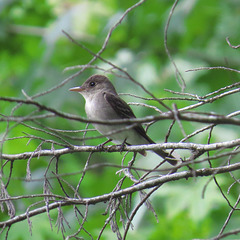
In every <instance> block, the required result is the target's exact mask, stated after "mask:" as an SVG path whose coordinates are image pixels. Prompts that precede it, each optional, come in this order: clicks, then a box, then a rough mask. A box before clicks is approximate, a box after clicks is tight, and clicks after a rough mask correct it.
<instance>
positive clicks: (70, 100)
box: [0, 0, 240, 240]
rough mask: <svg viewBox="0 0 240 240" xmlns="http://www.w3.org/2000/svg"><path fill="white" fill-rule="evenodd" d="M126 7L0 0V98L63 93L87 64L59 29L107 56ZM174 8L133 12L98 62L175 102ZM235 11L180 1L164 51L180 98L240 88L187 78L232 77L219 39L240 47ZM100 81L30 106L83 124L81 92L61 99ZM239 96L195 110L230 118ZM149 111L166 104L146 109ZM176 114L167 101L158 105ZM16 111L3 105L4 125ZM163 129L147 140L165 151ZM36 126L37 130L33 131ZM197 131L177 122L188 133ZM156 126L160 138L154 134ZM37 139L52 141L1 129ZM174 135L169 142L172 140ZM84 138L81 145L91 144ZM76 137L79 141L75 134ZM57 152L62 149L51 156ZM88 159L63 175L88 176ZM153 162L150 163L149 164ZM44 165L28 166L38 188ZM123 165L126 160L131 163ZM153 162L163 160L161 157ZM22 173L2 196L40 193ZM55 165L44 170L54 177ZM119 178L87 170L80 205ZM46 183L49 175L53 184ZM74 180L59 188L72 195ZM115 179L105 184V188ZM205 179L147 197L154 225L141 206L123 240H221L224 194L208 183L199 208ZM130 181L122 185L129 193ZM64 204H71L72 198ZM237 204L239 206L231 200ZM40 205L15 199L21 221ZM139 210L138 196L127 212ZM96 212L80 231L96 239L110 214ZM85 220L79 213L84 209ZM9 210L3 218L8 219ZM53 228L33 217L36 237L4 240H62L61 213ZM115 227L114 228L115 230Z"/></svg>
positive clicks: (239, 8) (229, 5) (17, 146)
mask: <svg viewBox="0 0 240 240" xmlns="http://www.w3.org/2000/svg"><path fill="white" fill-rule="evenodd" d="M135 3H136V1H133V0H89V1H82V0H75V1H74V0H72V1H71V0H68V1H65V0H21V1H18V0H5V1H4V0H1V1H0V14H1V15H0V16H1V18H0V29H1V31H0V69H1V73H0V83H1V88H0V96H5V97H16V98H21V99H25V96H24V94H23V92H22V90H24V92H25V93H26V94H27V95H28V96H33V95H35V94H37V93H40V92H45V91H46V90H48V89H51V88H52V87H54V86H56V85H58V84H60V83H61V82H62V81H63V80H64V79H66V78H67V77H69V76H70V75H71V74H73V73H75V72H76V71H77V70H72V71H67V72H63V70H64V69H65V68H66V67H70V66H75V65H83V64H87V63H88V61H90V60H91V59H92V56H91V54H89V53H88V52H87V51H86V50H84V49H82V48H80V47H79V46H77V45H76V44H73V43H72V42H71V41H70V40H69V39H68V38H67V37H66V36H65V35H64V34H63V32H62V30H64V31H66V32H67V33H69V34H70V35H71V37H73V38H74V39H75V40H77V41H78V42H81V43H82V44H84V45H85V46H86V47H87V48H89V49H90V50H91V51H93V52H94V53H96V52H97V51H99V50H100V49H101V47H102V44H103V42H104V40H105V38H106V35H107V33H108V31H109V29H110V28H111V27H112V26H113V25H114V24H115V23H116V22H117V20H118V19H119V18H120V17H121V16H122V14H123V13H124V11H125V10H126V9H127V8H129V7H131V6H132V5H133V4H135ZM172 4H173V1H169V0H155V1H146V2H144V3H143V4H142V5H141V6H139V7H138V8H136V9H135V10H133V11H132V12H130V13H129V14H128V15H127V17H126V18H125V19H124V20H123V22H122V23H121V24H120V25H119V26H118V27H117V28H116V29H115V30H114V32H113V34H112V36H111V38H110V41H109V44H108V46H107V48H106V50H105V51H104V53H103V54H102V56H103V57H104V58H105V59H107V60H109V61H111V62H113V63H115V64H116V65H118V66H120V67H121V68H123V69H125V70H126V71H127V72H128V73H130V74H131V76H133V77H134V78H135V79H136V80H137V81H139V82H140V83H141V84H143V85H144V86H145V87H146V88H147V89H148V90H149V91H151V92H152V93H153V94H154V95H155V96H156V97H173V96H174V95H172V94H171V93H169V92H166V91H164V89H171V90H174V91H181V88H180V86H179V85H178V84H177V81H176V79H175V71H174V68H173V66H172V64H171V62H170V61H169V58H168V57H167V55H166V52H165V48H164V28H165V25H166V22H167V18H168V15H169V12H170V9H171V7H172ZM239 23H240V2H239V0H228V1H225V0H210V1H209V0H182V1H180V2H179V3H178V5H177V7H176V10H175V12H174V14H173V17H172V19H171V23H170V26H169V30H168V47H169V50H170V52H171V54H172V57H173V59H174V60H175V62H176V64H177V66H178V68H179V70H180V72H181V74H182V75H183V77H184V79H185V81H186V89H185V92H189V93H191V94H198V95H200V96H202V95H205V94H207V93H209V92H211V91H214V90H217V89H219V88H221V87H224V86H227V85H230V84H232V83H234V82H237V81H239V77H238V75H237V74H236V73H233V72H229V71H223V70H212V71H207V70H205V71H198V72H185V71H186V70H188V69H192V68H196V67H203V66H206V67H207V66H226V67H231V68H236V69H237V68H239V65H240V58H239V50H234V49H232V48H230V47H229V46H228V44H227V43H226V40H225V38H226V37H229V38H230V41H231V43H232V44H233V45H234V44H235V45H237V44H240V42H239V39H240V25H239ZM95 64H96V65H97V66H99V67H102V68H104V69H109V68H110V66H107V65H106V64H105V63H103V62H101V61H100V60H97V61H96V62H95ZM93 73H100V71H96V70H94V69H87V70H85V71H84V73H83V74H81V75H80V76H79V77H77V78H75V79H73V80H72V81H70V82H68V83H66V84H65V85H63V86H62V87H61V88H58V89H56V90H55V91H53V92H51V93H50V94H46V95H43V96H41V97H39V98H36V99H35V100H37V101H39V102H40V103H42V104H44V105H47V106H49V107H52V108H56V109H57V110H59V111H64V112H67V113H71V114H76V115H80V116H83V117H85V112H84V100H83V98H82V97H81V96H80V95H79V94H75V93H71V92H69V91H68V89H69V88H70V87H73V86H77V85H80V84H81V83H82V82H83V81H85V80H86V78H88V77H89V76H90V75H91V74H93ZM107 75H108V76H109V77H110V79H111V80H112V81H113V82H114V85H115V86H116V88H117V90H118V92H120V93H132V94H136V95H140V96H143V97H149V96H148V95H147V94H146V93H145V92H144V91H143V90H142V89H141V88H139V87H137V86H136V85H134V84H133V83H132V82H130V81H129V80H126V79H123V78H117V77H115V76H113V75H111V74H107ZM123 98H124V99H125V100H126V101H127V102H145V101H143V100H139V99H135V98H133V97H130V96H123ZM239 100H240V98H239V95H234V96H229V97H227V98H225V99H223V100H219V101H217V102H216V103H213V104H212V105H209V106H204V107H203V108H199V110H201V111H214V112H216V113H218V114H228V113H231V112H232V111H236V110H239ZM147 103H148V104H151V105H156V106H157V107H160V109H161V110H163V111H165V109H163V108H162V107H161V106H159V105H158V104H157V103H155V102H153V101H149V102H147ZM165 103H166V104H167V105H168V106H170V107H171V106H172V103H174V101H165ZM175 103H176V104H177V106H178V108H181V107H183V106H187V105H188V104H190V103H189V102H185V101H178V102H175ZM14 106H16V104H15V103H8V102H3V101H1V105H0V111H1V114H3V115H7V116H9V115H11V111H12V109H13V107H14ZM133 109H134V112H135V113H136V115H137V116H138V117H140V116H147V115H151V114H156V112H154V110H152V109H148V108H143V107H139V106H133ZM33 110H34V107H30V106H22V107H20V108H19V109H17V110H16V111H14V113H13V114H14V116H18V115H19V116H24V115H27V114H30V113H31V112H32V111H33ZM39 122H40V123H41V124H43V125H44V126H48V127H51V128H55V129H66V130H79V129H84V128H85V125H86V124H84V123H79V122H72V121H67V120H63V119H59V118H52V119H51V118H49V119H42V120H39ZM170 123H171V122H170V121H169V122H168V121H163V122H158V123H156V124H155V125H153V126H155V127H150V128H149V134H150V136H151V137H152V138H153V139H154V140H156V141H157V142H163V141H164V137H165V135H166V133H167V131H168V127H169V125H170ZM31 125H32V126H35V127H39V125H38V124H36V125H34V124H33V123H31ZM201 126H203V125H201V124H195V123H183V127H184V128H185V131H186V133H187V134H189V133H191V132H193V131H194V130H196V129H198V128H199V127H201ZM156 128H157V129H159V131H156ZM6 129H8V131H7V136H6V137H7V138H13V137H21V136H26V134H30V135H35V136H39V137H43V138H47V139H54V140H56V141H57V140H58V141H59V139H57V138H54V137H53V136H48V135H47V134H46V133H41V132H39V131H38V130H34V129H30V128H29V127H28V126H24V125H22V124H15V123H10V124H8V123H6V122H0V134H1V136H2V138H4V137H5V135H4V134H5V133H6ZM173 132H174V134H173ZM173 132H172V133H171V135H170V137H169V141H173V142H174V141H175V142H177V141H180V140H181V139H182V138H183V135H182V133H181V131H180V130H179V128H178V127H177V126H175V127H174V129H173ZM97 135H98V134H97V133H89V134H87V136H97ZM71 136H72V137H74V136H79V137H81V136H82V134H81V133H72V134H71ZM207 136H208V135H207V133H203V134H200V135H199V136H197V137H195V138H194V139H192V140H191V141H194V142H198V143H206V141H207ZM237 137H239V132H237V131H236V130H235V129H234V128H233V127H229V126H220V127H218V128H217V131H213V135H212V141H213V142H214V141H226V140H231V139H235V138H237ZM67 140H69V141H71V142H72V143H74V144H77V145H82V144H83V142H81V141H74V140H73V139H71V140H70V139H67ZM103 140H104V139H97V140H89V141H87V142H86V144H89V145H97V144H99V143H101V142H103ZM40 143H41V141H40V140H32V141H31V142H29V139H27V138H24V139H15V140H12V141H6V142H5V143H4V144H2V145H1V148H2V149H1V151H2V152H3V153H8V154H13V153H22V152H24V151H33V150H35V149H36V148H37V147H38V145H39V144H40ZM55 147H56V148H58V147H57V146H55ZM42 148H43V149H44V148H48V149H49V148H51V144H49V143H44V144H43V145H42ZM87 156H88V154H87V153H81V154H80V153H78V154H72V155H67V156H64V157H62V158H60V162H59V172H60V173H75V172H77V171H80V170H82V169H83V167H84V164H85V162H86V159H87ZM149 156H152V157H153V156H154V155H151V154H149ZM122 157H123V155H120V154H119V153H111V154H110V153H101V154H100V153H96V154H93V157H92V158H91V161H90V162H91V164H93V163H102V162H110V163H114V164H120V163H121V158H122ZM138 158H139V160H138V163H137V165H138V166H140V167H147V168H151V167H152V166H154V164H155V163H156V162H155V163H152V162H151V161H148V160H150V157H147V158H142V157H141V156H138ZM49 159H50V158H48V157H45V158H43V157H42V158H40V159H32V160H31V163H30V167H31V173H32V178H33V179H39V178H43V175H44V172H45V170H46V167H47V166H48V163H49ZM129 159H130V157H129ZM156 161H158V159H156ZM26 167H27V163H26V161H25V160H23V161H16V162H15V163H14V166H13V174H12V179H11V181H10V184H9V186H8V192H9V194H10V195H11V196H19V195H26V194H37V193H42V191H43V181H42V180H39V181H31V182H26V181H25V180H24V179H25V177H26ZM54 167H55V165H54V163H53V164H51V165H50V170H49V172H48V174H49V175H51V169H52V170H54ZM116 171H117V170H116V169H115V168H100V169H95V170H92V171H89V172H87V174H86V176H85V179H84V181H83V182H82V184H81V187H80V191H79V192H80V195H81V196H82V197H93V196H97V195H99V194H104V193H108V192H111V191H112V189H113V188H114V186H115V185H116V183H117V181H118V180H119V179H120V177H119V175H116V174H115V172H116ZM8 172H9V168H7V167H5V168H4V177H5V178H3V180H4V182H6V179H7V176H8ZM51 176H52V175H51ZM80 177H81V174H76V175H73V176H70V177H65V179H66V180H67V181H68V182H69V183H71V184H72V185H73V186H76V184H77V182H78V180H79V179H80ZM217 178H218V180H219V182H220V183H221V184H222V187H223V190H224V191H226V190H227V188H228V187H229V186H230V184H231V183H232V179H229V178H228V175H227V174H226V175H221V176H218V177H217ZM109 179H111V181H109ZM207 180H208V179H207V178H202V179H189V180H188V181H185V180H182V181H178V182H174V183H169V184H166V185H165V186H163V187H161V188H160V189H159V190H158V191H157V192H156V193H155V194H154V196H153V197H152V204H153V206H154V208H155V210H156V212H157V214H158V218H159V222H156V220H155V217H154V216H153V214H152V213H151V212H149V211H147V210H146V209H145V207H143V208H142V209H141V211H139V212H138V214H137V215H136V217H135V219H134V222H133V224H134V230H131V231H130V232H129V235H128V239H149V240H154V239H173V240H174V239H186V240H187V239H193V238H210V237H212V236H215V235H216V234H218V232H219V231H220V229H221V227H222V225H223V223H224V221H225V220H226V217H227V215H228V212H229V211H230V208H229V206H228V205H227V203H226V201H225V200H224V199H223V197H222V196H221V194H220V192H219V190H218V189H217V187H216V185H214V183H213V181H212V182H211V183H210V184H209V186H208V188H207V191H206V194H205V197H204V199H203V198H202V197H201V194H202V191H203V188H204V185H205V184H206V182H207ZM130 184H131V182H130V181H127V182H126V183H125V185H126V186H129V185H130ZM51 186H52V188H51V191H52V192H53V193H56V194H62V191H61V189H60V187H59V185H58V183H57V181H56V180H55V181H54V180H52V182H51ZM238 190H239V187H237V186H236V187H235V188H232V189H231V191H230V195H229V196H228V197H229V199H230V201H231V202H232V204H234V202H235V201H236V197H237V195H238V194H237V191H238ZM69 194H70V195H71V194H73V193H72V192H71V191H69ZM234 200H235V201H234ZM34 201H35V200H32V199H24V200H18V201H15V202H14V204H15V206H16V209H17V212H16V214H17V215H18V214H21V213H24V212H25V211H26V208H27V206H29V204H31V203H33V202H34ZM138 201H139V199H138V195H137V194H136V195H134V198H133V206H134V205H135V204H137V203H138ZM105 207H106V206H104V205H103V204H99V205H96V206H91V207H90V209H89V217H88V221H87V222H86V224H85V229H86V230H87V231H88V232H90V233H91V234H92V235H93V237H94V239H95V238H96V237H97V236H98V234H99V232H100V230H101V228H102V226H103V225H104V222H105V219H106V216H103V215H102V213H104V210H105ZM80 209H81V210H82V213H83V214H84V208H81V207H80ZM5 210H6V209H5ZM63 210H64V214H65V217H66V219H67V221H68V222H69V224H70V225H71V229H69V228H68V227H67V226H65V228H66V235H68V234H72V233H74V232H76V231H77V229H78V227H79V225H78V223H77V222H76V220H75V218H74V213H73V210H72V208H70V207H66V208H64V209H63ZM50 216H51V218H52V219H54V221H53V230H51V228H50V224H49V219H48V217H47V215H46V214H45V213H44V214H41V215H39V216H37V217H33V218H31V220H32V223H33V228H32V236H31V235H30V233H29V227H28V223H27V221H26V220H25V221H23V222H20V223H17V224H14V225H13V226H12V227H11V229H10V232H9V239H18V240H21V239H35V240H38V239H39V240H42V239H46V240H48V239H61V237H62V236H61V231H58V229H57V226H55V222H56V217H57V211H56V210H54V211H52V212H51V213H50ZM6 219H8V216H7V214H6V211H5V212H4V213H3V214H1V215H0V221H4V220H6ZM239 221H240V217H239V215H237V214H235V215H234V216H233V217H232V219H231V222H230V224H229V226H228V228H227V230H230V229H235V228H236V227H238V222H239ZM119 224H121V223H119ZM80 236H81V237H83V238H84V239H90V237H89V236H88V235H87V233H85V232H83V233H81V234H80ZM102 239H116V236H115V235H114V234H113V233H112V231H111V229H110V227H107V229H106V230H105V232H104V234H103V237H102Z"/></svg>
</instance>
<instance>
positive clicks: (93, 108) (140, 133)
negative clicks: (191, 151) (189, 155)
mask: <svg viewBox="0 0 240 240" xmlns="http://www.w3.org/2000/svg"><path fill="white" fill-rule="evenodd" d="M69 91H73V92H79V93H80V94H81V95H82V96H83V97H84V99H85V112H86V114H87V117H88V119H91V120H97V121H99V120H100V121H109V120H121V119H135V118H136V116H135V115H134V113H133V111H132V109H131V108H130V106H129V105H128V104H127V103H126V102H125V101H124V100H123V99H121V98H120V97H119V95H118V93H117V91H116V89H115V87H114V86H113V84H112V83H111V81H110V80H109V79H108V78H107V77H106V76H104V75H98V74H96V75H92V76H90V77H89V78H88V79H87V80H86V81H85V82H84V83H83V84H82V85H81V86H78V87H73V88H70V89H69ZM93 126H94V127H95V129H96V130H97V131H98V132H99V133H100V134H102V135H104V136H105V137H106V138H108V141H106V142H109V141H112V142H113V143H116V144H121V145H122V144H127V145H142V144H155V142H154V141H153V140H152V139H151V138H150V137H149V136H148V135H147V133H146V131H145V130H144V128H143V127H142V125H141V124H140V123H139V124H134V125H133V124H130V123H119V124H100V123H93ZM153 152H155V153H156V154H157V155H159V156H160V157H161V158H163V159H164V160H166V161H167V162H168V163H170V164H171V165H176V164H177V163H178V161H179V159H178V158H177V157H175V156H173V155H172V154H170V153H168V152H166V151H164V150H162V149H157V150H153ZM139 153H140V154H142V155H144V156H146V151H145V150H142V151H140V152H139Z"/></svg>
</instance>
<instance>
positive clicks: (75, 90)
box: [69, 86, 85, 92]
mask: <svg viewBox="0 0 240 240" xmlns="http://www.w3.org/2000/svg"><path fill="white" fill-rule="evenodd" d="M84 90H85V89H84V88H83V87H81V86H80V87H73V88H70V89H69V91H72V92H82V91H84Z"/></svg>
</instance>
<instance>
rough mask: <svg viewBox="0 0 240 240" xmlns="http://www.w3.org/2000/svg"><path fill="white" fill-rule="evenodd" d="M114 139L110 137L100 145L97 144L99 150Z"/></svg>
mask: <svg viewBox="0 0 240 240" xmlns="http://www.w3.org/2000/svg"><path fill="white" fill-rule="evenodd" d="M111 141H112V139H108V140H107V141H105V142H103V143H100V144H99V145H97V150H99V151H100V150H103V147H104V145H106V144H107V143H109V142H111Z"/></svg>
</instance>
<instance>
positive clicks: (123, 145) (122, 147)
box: [118, 139, 127, 153]
mask: <svg viewBox="0 0 240 240" xmlns="http://www.w3.org/2000/svg"><path fill="white" fill-rule="evenodd" d="M126 144H127V143H126V139H125V140H124V141H123V142H122V144H120V145H118V146H119V147H120V153H121V152H123V150H124V147H125V146H126Z"/></svg>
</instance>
